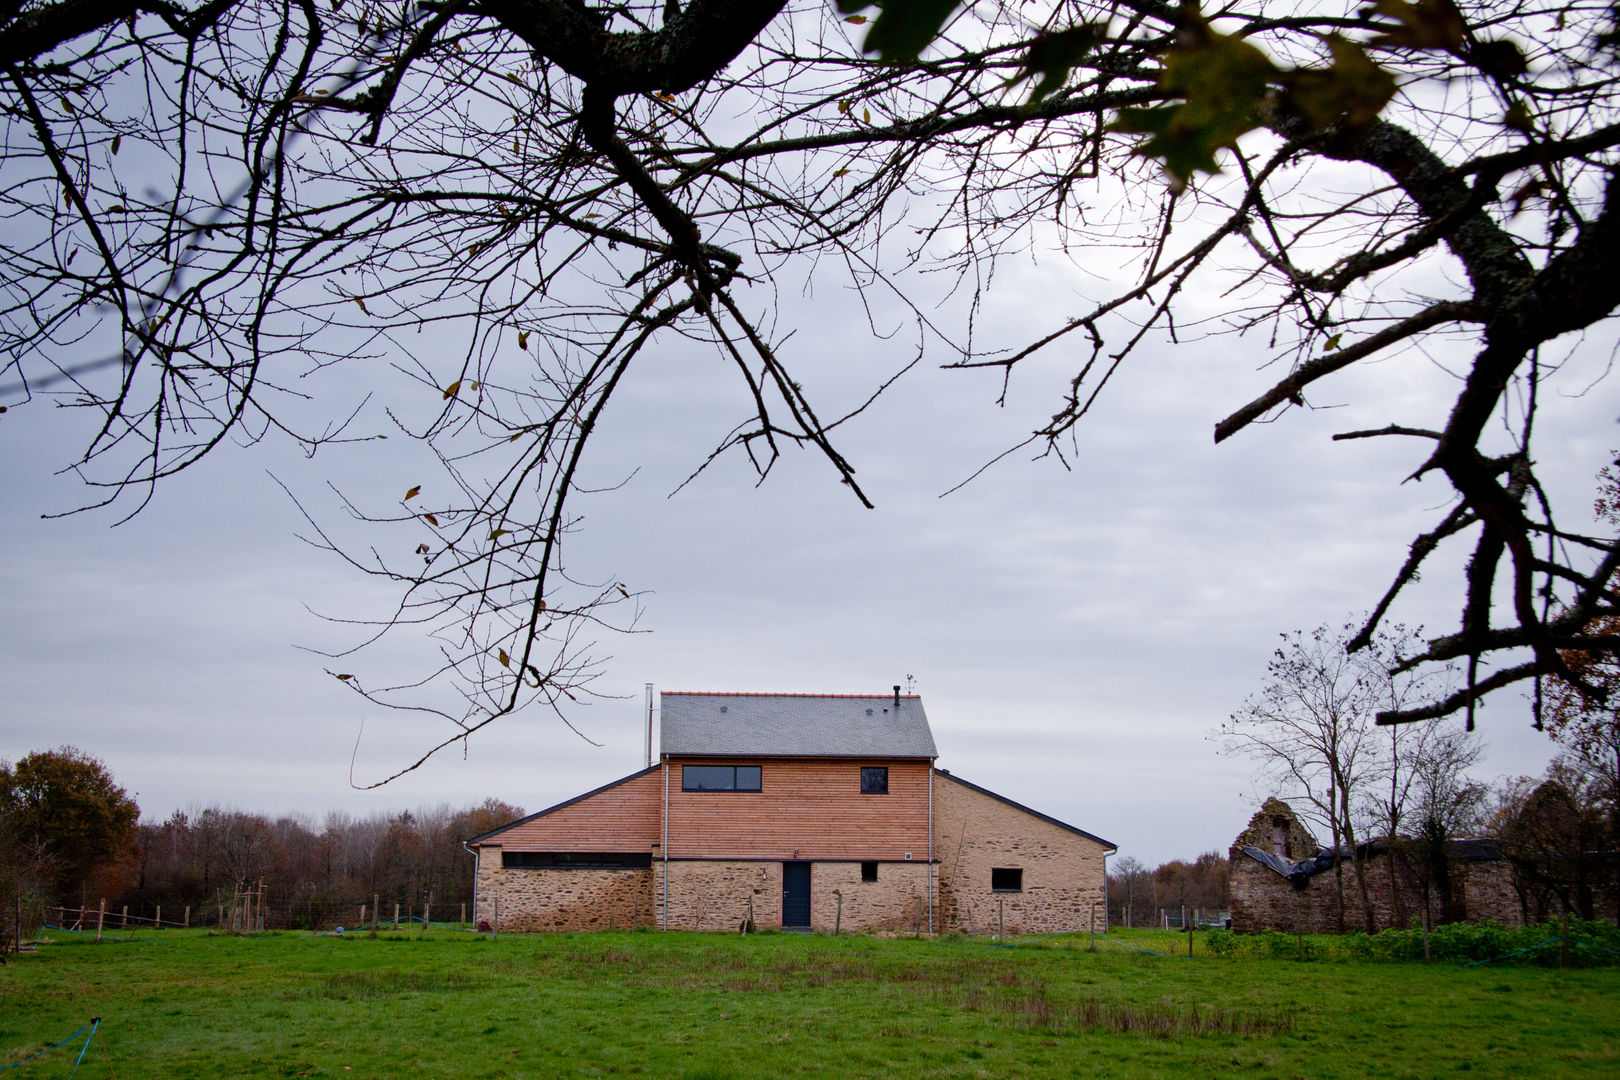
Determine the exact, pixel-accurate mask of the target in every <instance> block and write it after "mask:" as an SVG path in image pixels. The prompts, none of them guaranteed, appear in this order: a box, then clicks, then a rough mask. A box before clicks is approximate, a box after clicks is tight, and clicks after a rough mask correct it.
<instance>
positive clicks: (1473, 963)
mask: <svg viewBox="0 0 1620 1080" xmlns="http://www.w3.org/2000/svg"><path fill="white" fill-rule="evenodd" d="M1563 940H1564V939H1563V938H1557V937H1554V938H1548V939H1547V940H1546V941H1543V942H1542V943H1541V944H1540V945H1532V946H1530V947H1529V948H1528V949H1520V950H1518V951H1517V952H1510V953H1505V954H1503V955H1502V956H1493V957H1491V958H1490V959H1488V960H1470V961H1469V962H1468V963H1466V964H1458V965H1457V966H1458V967H1479V965H1481V964H1494V963H1496V962H1497V961H1498V960H1511V959H1512V958H1513V957H1515V956H1523V955H1524V954H1525V953H1533V952H1535V951H1536V950H1537V949H1545V948H1546V947H1547V946H1548V945H1556V944H1558V943H1559V942H1560V941H1563Z"/></svg>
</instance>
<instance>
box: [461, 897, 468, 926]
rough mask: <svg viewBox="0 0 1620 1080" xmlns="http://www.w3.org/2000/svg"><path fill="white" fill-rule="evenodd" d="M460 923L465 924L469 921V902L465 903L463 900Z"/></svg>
mask: <svg viewBox="0 0 1620 1080" xmlns="http://www.w3.org/2000/svg"><path fill="white" fill-rule="evenodd" d="M460 921H461V922H463V923H465V922H466V921H467V901H465V900H463V901H462V902H461V920H460Z"/></svg>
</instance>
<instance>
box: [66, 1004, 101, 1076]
mask: <svg viewBox="0 0 1620 1080" xmlns="http://www.w3.org/2000/svg"><path fill="white" fill-rule="evenodd" d="M100 1026H101V1017H99V1016H96V1017H92V1018H91V1020H90V1034H88V1035H86V1036H85V1037H84V1045H83V1046H82V1047H80V1048H79V1057H78V1060H77V1061H75V1062H74V1063H73V1071H72V1072H70V1073H68V1080H73V1078H74V1077H75V1076H77V1075H79V1066H80V1065H81V1064H83V1062H84V1055H85V1052H86V1051H87V1050H89V1049H90V1040H91V1039H93V1038H95V1037H96V1028H98V1027H100Z"/></svg>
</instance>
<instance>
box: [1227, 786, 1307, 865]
mask: <svg viewBox="0 0 1620 1080" xmlns="http://www.w3.org/2000/svg"><path fill="white" fill-rule="evenodd" d="M1279 827H1281V830H1282V832H1283V834H1284V836H1285V841H1284V844H1283V848H1284V850H1282V851H1278V850H1277V847H1278V845H1277V842H1276V840H1277V833H1278V829H1279ZM1245 844H1247V845H1249V846H1251V847H1257V848H1259V849H1260V850H1261V851H1269V852H1271V853H1272V854H1273V855H1278V856H1281V857H1282V858H1285V859H1288V860H1290V861H1292V862H1299V861H1300V860H1301V859H1309V858H1312V857H1314V856H1315V855H1316V853H1317V852H1318V851H1319V850H1321V845H1320V844H1318V843H1317V842H1316V837H1314V836H1312V835H1311V830H1310V829H1307V828H1306V827H1305V823H1304V822H1303V821H1301V820H1299V815H1297V814H1295V813H1294V808H1293V807H1292V806H1289V805H1288V804H1287V803H1285V802H1283V801H1282V800H1281V799H1278V798H1275V797H1273V798H1270V799H1267V800H1266V801H1265V802H1264V803H1261V804H1260V809H1259V810H1257V811H1255V814H1254V816H1253V817H1252V818H1250V819H1249V824H1248V825H1247V826H1246V827H1245V828H1244V830H1243V831H1242V832H1241V833H1239V834H1238V838H1237V839H1236V840H1233V841H1232V850H1233V852H1234V853H1235V852H1236V851H1237V849H1238V848H1240V847H1243V846H1244V845H1245Z"/></svg>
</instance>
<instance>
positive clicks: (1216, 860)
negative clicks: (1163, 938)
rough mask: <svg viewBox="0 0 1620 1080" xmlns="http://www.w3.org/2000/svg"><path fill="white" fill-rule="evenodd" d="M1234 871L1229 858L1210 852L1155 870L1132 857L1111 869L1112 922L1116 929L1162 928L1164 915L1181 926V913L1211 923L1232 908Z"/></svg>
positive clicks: (1113, 864) (1112, 866)
mask: <svg viewBox="0 0 1620 1080" xmlns="http://www.w3.org/2000/svg"><path fill="white" fill-rule="evenodd" d="M1231 880H1232V870H1231V865H1230V863H1229V862H1228V860H1227V858H1226V856H1225V855H1224V854H1222V853H1221V852H1218V851H1206V852H1204V853H1203V854H1202V855H1200V856H1198V858H1196V859H1193V860H1192V861H1190V862H1189V861H1188V860H1186V859H1171V860H1170V861H1169V862H1167V863H1163V864H1161V865H1159V866H1157V867H1154V868H1152V869H1150V868H1148V867H1147V866H1144V865H1143V864H1142V862H1141V860H1139V859H1137V858H1136V857H1135V856H1133V855H1124V856H1121V857H1120V858H1118V859H1115V860H1114V861H1113V863H1112V865H1110V866H1109V868H1108V921H1109V923H1110V924H1112V925H1114V926H1159V925H1161V924H1162V918H1163V916H1164V915H1168V916H1169V917H1170V923H1171V925H1172V926H1177V925H1180V920H1181V911H1182V909H1183V908H1186V909H1187V913H1188V917H1189V918H1191V917H1193V916H1194V914H1195V913H1196V915H1197V917H1199V918H1202V919H1204V920H1207V921H1213V920H1215V919H1218V918H1220V917H1221V916H1222V915H1223V913H1224V912H1225V911H1226V910H1227V908H1228V907H1230V906H1231Z"/></svg>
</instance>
